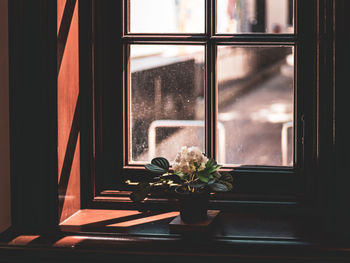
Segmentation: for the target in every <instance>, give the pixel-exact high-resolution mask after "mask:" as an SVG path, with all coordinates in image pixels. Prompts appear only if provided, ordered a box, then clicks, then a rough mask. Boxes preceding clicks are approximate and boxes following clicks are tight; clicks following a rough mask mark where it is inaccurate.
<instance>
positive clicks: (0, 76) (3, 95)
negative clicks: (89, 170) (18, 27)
mask: <svg viewBox="0 0 350 263" xmlns="http://www.w3.org/2000/svg"><path fill="white" fill-rule="evenodd" d="M8 62H9V60H8V0H0V232H2V231H4V230H6V229H7V228H8V227H9V226H10V224H11V216H10V214H11V211H10V145H9V67H8Z"/></svg>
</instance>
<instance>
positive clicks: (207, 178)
mask: <svg viewBox="0 0 350 263" xmlns="http://www.w3.org/2000/svg"><path fill="white" fill-rule="evenodd" d="M198 178H199V180H201V181H202V182H204V183H208V181H209V176H208V175H207V174H198Z"/></svg>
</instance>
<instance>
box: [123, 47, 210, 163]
mask: <svg viewBox="0 0 350 263" xmlns="http://www.w3.org/2000/svg"><path fill="white" fill-rule="evenodd" d="M130 71H131V81H130V94H131V96H130V116H129V118H130V135H131V140H130V142H129V147H130V148H129V149H130V151H129V152H130V156H129V160H131V161H130V162H131V163H134V164H135V163H145V162H149V161H150V160H151V159H152V158H154V157H157V156H163V157H165V158H167V159H168V160H169V161H170V162H172V161H173V160H174V158H175V155H176V153H177V152H178V151H179V150H180V149H181V147H182V146H197V147H199V148H200V149H201V150H202V151H203V152H204V150H205V146H204V145H205V143H204V140H205V139H204V137H205V135H204V134H205V132H204V131H205V129H204V85H205V68H204V47H203V46H199V45H131V46H130Z"/></svg>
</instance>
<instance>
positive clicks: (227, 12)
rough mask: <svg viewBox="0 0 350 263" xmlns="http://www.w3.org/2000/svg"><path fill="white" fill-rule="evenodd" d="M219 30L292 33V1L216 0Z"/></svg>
mask: <svg viewBox="0 0 350 263" xmlns="http://www.w3.org/2000/svg"><path fill="white" fill-rule="evenodd" d="M217 32H218V33H222V34H224V33H231V34H234V33H275V34H278V33H293V32H294V29H293V0H217Z"/></svg>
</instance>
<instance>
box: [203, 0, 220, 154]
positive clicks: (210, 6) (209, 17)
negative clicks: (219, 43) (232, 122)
mask: <svg viewBox="0 0 350 263" xmlns="http://www.w3.org/2000/svg"><path fill="white" fill-rule="evenodd" d="M215 2H216V1H215V0H206V16H205V17H206V28H205V30H206V31H205V32H206V35H207V37H208V41H207V42H206V47H205V52H206V63H205V64H206V89H205V91H206V92H205V101H206V105H205V106H206V107H205V115H206V116H205V129H206V136H205V140H206V141H205V145H206V153H207V154H208V156H210V157H213V158H215V156H216V146H215V145H216V142H215V141H216V128H215V127H216V112H217V110H216V108H217V105H216V88H215V86H216V85H215V83H216V80H215V77H216V76H215V73H216V70H215V66H216V65H215V64H216V56H215V49H216V48H215V42H214V41H212V40H211V37H212V36H214V34H215V22H216V21H215Z"/></svg>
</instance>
